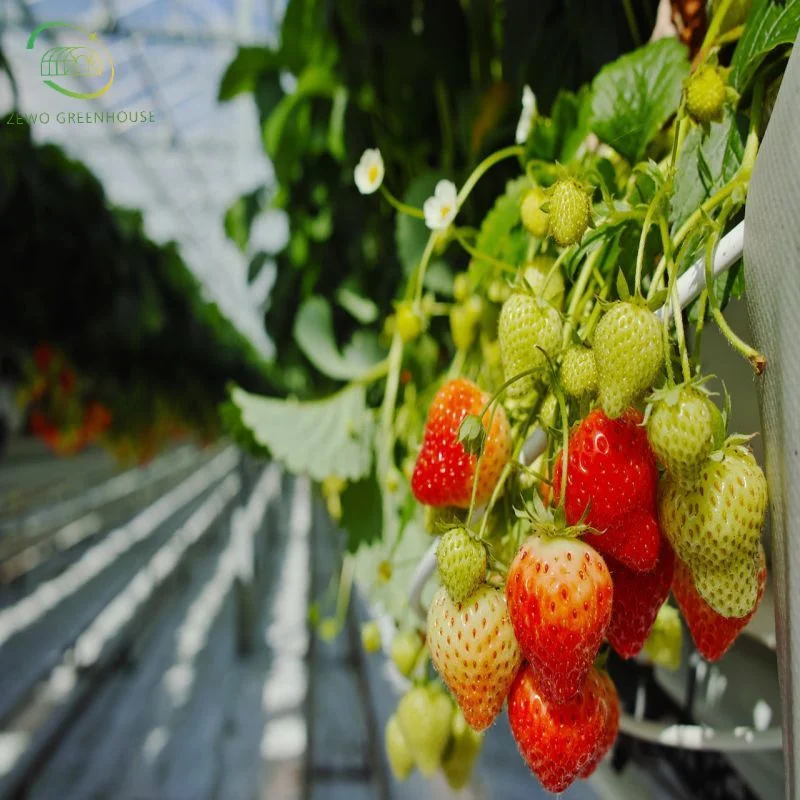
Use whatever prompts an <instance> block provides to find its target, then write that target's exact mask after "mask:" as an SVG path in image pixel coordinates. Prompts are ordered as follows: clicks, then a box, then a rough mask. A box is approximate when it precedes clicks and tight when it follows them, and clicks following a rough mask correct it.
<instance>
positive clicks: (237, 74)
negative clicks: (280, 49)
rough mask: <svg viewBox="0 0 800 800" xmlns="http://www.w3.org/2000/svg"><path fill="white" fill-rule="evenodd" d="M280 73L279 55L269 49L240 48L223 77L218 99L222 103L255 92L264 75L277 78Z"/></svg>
mask: <svg viewBox="0 0 800 800" xmlns="http://www.w3.org/2000/svg"><path fill="white" fill-rule="evenodd" d="M279 71H280V62H279V60H278V55H277V54H276V53H274V52H273V51H272V50H270V49H269V48H268V47H240V48H239V51H238V52H237V53H236V56H235V57H234V59H233V61H231V63H230V64H228V68H227V69H226V70H225V74H224V75H223V76H222V80H221V81H220V84H219V94H218V99H219V101H220V102H221V103H222V102H225V101H226V100H230V99H232V98H233V97H236V95H238V94H242V93H244V92H252V91H255V88H256V85H257V83H258V80H259V78H260V77H261V76H262V75H264V74H265V73H267V74H274V75H276V76H277V74H278V72H279Z"/></svg>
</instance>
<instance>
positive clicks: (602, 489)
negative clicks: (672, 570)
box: [553, 408, 661, 572]
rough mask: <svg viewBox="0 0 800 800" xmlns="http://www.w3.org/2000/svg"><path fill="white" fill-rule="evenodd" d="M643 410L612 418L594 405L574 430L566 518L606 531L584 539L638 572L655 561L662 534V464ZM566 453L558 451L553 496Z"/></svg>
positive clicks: (557, 492)
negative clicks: (658, 496) (659, 512)
mask: <svg viewBox="0 0 800 800" xmlns="http://www.w3.org/2000/svg"><path fill="white" fill-rule="evenodd" d="M641 422H642V415H641V414H640V413H639V412H638V411H636V410H635V409H632V408H630V409H628V410H627V411H626V412H625V413H624V414H622V416H620V417H619V418H617V419H609V418H608V417H607V416H606V415H605V414H604V413H603V411H601V410H600V409H595V410H594V411H592V412H591V414H589V415H588V416H587V417H586V418H585V419H584V420H583V421H582V422H581V423H580V424H579V425H578V426H577V427H576V428H575V429H574V430H573V432H572V435H571V436H570V440H569V479H568V480H567V492H566V504H565V511H566V514H567V522H568V523H569V524H570V525H575V524H577V523H578V522H579V521H580V520H581V517H582V516H583V515H584V513H585V512H586V510H587V509H588V513H587V514H586V518H585V520H584V521H585V523H586V524H587V525H588V526H590V527H592V528H594V529H595V530H596V531H600V532H601V534H602V535H595V534H588V535H586V536H585V537H584V538H585V541H587V542H588V543H590V544H591V545H592V547H594V548H596V549H597V550H599V551H600V552H601V553H603V554H604V555H609V556H612V557H613V558H615V559H616V560H617V561H619V562H620V563H621V564H623V565H624V566H626V567H627V568H628V569H632V570H634V571H635V572H649V571H650V570H652V569H653V567H655V565H656V561H657V559H658V550H659V546H660V541H661V535H660V533H659V529H658V521H657V510H656V494H657V487H658V468H657V466H656V459H655V456H654V455H653V451H652V449H651V448H650V444H649V442H648V441H647V433H646V431H645V429H644V428H643V427H642V426H641ZM562 460H563V459H562V457H561V454H560V453H559V455H558V456H556V464H555V470H554V472H553V487H554V497H558V496H559V492H560V491H561V471H562V464H561V462H562Z"/></svg>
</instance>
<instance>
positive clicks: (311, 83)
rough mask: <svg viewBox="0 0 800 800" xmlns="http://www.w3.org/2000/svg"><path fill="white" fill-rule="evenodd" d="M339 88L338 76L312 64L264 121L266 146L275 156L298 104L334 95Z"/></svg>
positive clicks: (269, 153)
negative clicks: (292, 89) (314, 98)
mask: <svg viewBox="0 0 800 800" xmlns="http://www.w3.org/2000/svg"><path fill="white" fill-rule="evenodd" d="M336 88H337V82H336V77H335V76H334V74H333V73H332V72H331V71H330V70H328V69H325V68H324V67H319V66H311V67H308V68H307V69H305V70H304V71H303V73H302V74H301V75H300V77H299V78H298V80H297V86H296V87H295V90H294V91H293V92H292V93H291V94H289V95H286V97H284V98H283V99H282V100H281V101H280V102H279V103H278V104H277V105H276V106H275V108H274V109H273V111H272V113H271V114H270V115H269V117H268V118H267V119H266V121H265V122H264V147H265V149H266V151H267V154H268V155H270V156H272V157H273V158H274V157H275V156H276V154H277V153H278V148H279V147H280V144H281V139H282V138H283V137H284V136H285V135H286V134H287V131H288V129H289V126H288V123H289V120H290V119H291V117H292V114H293V113H294V111H295V109H296V108H297V107H298V104H299V103H300V102H301V101H302V100H307V99H308V98H310V97H333V95H334V93H335V91H336Z"/></svg>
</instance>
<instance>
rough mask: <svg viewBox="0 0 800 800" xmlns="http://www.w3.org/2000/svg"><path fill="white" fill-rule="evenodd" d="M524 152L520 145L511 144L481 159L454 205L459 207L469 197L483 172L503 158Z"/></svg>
mask: <svg viewBox="0 0 800 800" xmlns="http://www.w3.org/2000/svg"><path fill="white" fill-rule="evenodd" d="M524 153H525V148H524V147H522V146H521V145H517V144H515V145H511V147H504V148H503V149H502V150H498V151H497V152H496V153H492V154H491V155H489V156H486V158H484V159H483V161H481V163H480V164H478V166H477V167H475V169H474V170H473V171H472V174H471V175H470V176H469V178H467V180H466V183H465V184H464V185H463V186H462V187H461V191H460V192H459V193H458V197H457V199H456V205H457V206H458V207H459V208H461V206H462V205H463V203H464V201H465V200H466V199H467V198H468V197H469V194H470V192H471V191H472V190H473V189H474V188H475V184H476V183H477V182H478V181H479V180H480V179H481V178H482V177H483V175H484V173H485V172H486V171H487V170H489V169H490V168H491V167H493V166H494V165H495V164H497V163H498V162H499V161H502V160H503V159H505V158H513V157H514V156H517V157H519V156H522V155H524Z"/></svg>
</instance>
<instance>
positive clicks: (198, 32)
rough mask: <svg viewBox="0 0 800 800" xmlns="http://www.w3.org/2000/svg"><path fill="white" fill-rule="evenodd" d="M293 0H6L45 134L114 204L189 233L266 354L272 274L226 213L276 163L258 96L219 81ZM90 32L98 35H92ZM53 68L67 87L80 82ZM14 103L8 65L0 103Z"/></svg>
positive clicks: (158, 235)
mask: <svg viewBox="0 0 800 800" xmlns="http://www.w3.org/2000/svg"><path fill="white" fill-rule="evenodd" d="M282 6H283V3H282V2H281V0H258V2H254V0H8V2H5V3H4V4H2V6H1V7H0V26H2V33H1V35H0V47H2V50H3V53H4V54H5V56H6V58H7V59H8V62H9V64H10V66H11V69H12V71H13V74H14V77H15V79H16V83H17V88H18V101H17V107H18V108H19V109H20V110H21V111H22V112H23V113H24V114H25V115H26V116H28V117H29V120H30V121H32V122H33V119H34V115H37V116H36V121H35V122H33V125H32V130H33V135H34V138H35V139H36V140H37V141H40V142H52V143H54V144H57V145H59V146H61V147H63V148H64V150H65V151H66V152H67V153H68V154H69V155H70V156H72V157H74V158H77V159H79V160H81V161H83V162H84V163H86V164H87V166H89V168H90V169H91V170H92V171H93V172H94V173H95V174H96V175H97V177H98V178H99V179H100V181H101V182H102V184H103V186H104V187H105V190H106V193H107V195H108V197H109V198H110V200H111V201H112V202H113V203H115V204H118V205H122V206H128V207H132V208H138V209H140V210H141V211H142V212H143V213H144V220H145V228H146V231H147V233H148V235H149V236H150V237H151V238H153V239H154V240H155V241H158V242H164V241H168V240H175V241H176V242H178V243H179V245H180V248H181V252H182V255H183V257H184V260H185V261H186V263H187V264H188V265H189V267H190V268H191V269H192V270H193V272H194V273H195V275H196V276H197V277H198V278H199V279H200V281H201V282H202V284H203V286H204V287H205V288H206V290H207V293H208V296H209V298H210V299H213V300H215V301H216V302H217V303H218V304H219V306H220V308H221V309H222V311H223V312H224V313H226V314H227V315H228V316H229V317H230V318H231V319H232V321H233V322H234V323H235V324H236V325H237V327H238V328H239V329H240V330H241V331H242V332H243V333H244V334H246V335H247V336H248V337H249V338H250V340H251V341H252V342H253V344H254V345H255V346H256V347H257V348H258V349H259V350H260V351H261V352H262V353H263V354H264V355H267V356H269V355H271V353H272V349H273V346H272V343H271V342H270V341H269V339H268V337H267V335H266V333H265V331H264V326H263V319H262V307H263V303H264V300H265V296H266V292H267V290H268V285H265V282H264V281H263V280H262V281H259V282H258V284H254V285H252V286H249V285H248V282H247V263H248V259H247V256H246V255H245V254H243V253H242V252H241V251H240V250H239V249H238V248H237V247H236V246H235V245H234V244H233V243H232V242H231V241H230V240H229V239H228V238H227V237H226V236H225V231H224V229H223V216H224V213H225V211H226V210H227V209H228V208H229V207H230V205H231V204H232V203H233V201H234V200H235V199H236V198H238V197H239V196H241V195H242V194H244V193H245V192H248V191H252V190H254V189H256V188H257V187H259V186H262V185H263V184H264V183H265V182H269V181H270V177H271V174H272V170H271V165H270V163H269V161H268V159H267V158H266V156H265V155H264V151H263V148H262V145H261V141H260V137H259V135H258V131H259V127H258V119H257V114H256V109H255V105H254V103H253V100H252V96H251V95H249V94H248V95H241V96H239V97H237V98H236V99H235V100H233V101H231V102H228V103H226V104H225V105H220V104H219V103H218V102H217V89H218V86H219V81H220V78H221V76H222V74H223V72H224V70H225V68H226V67H227V65H228V64H229V62H230V61H231V59H232V58H233V56H234V54H235V52H236V49H237V47H238V46H239V45H242V44H261V43H267V42H270V41H271V39H272V38H273V37H274V35H275V34H274V31H275V29H276V19H277V18H278V17H279V14H280V11H281V9H282ZM46 23H50V26H49V27H46V28H44V29H42V30H41V31H39V32H38V34H37V29H39V28H40V26H43V25H45V24H46ZM53 23H56V24H55V25H53ZM59 23H60V24H59ZM64 23H67V24H66V25H65V24H64ZM73 26H74V27H73ZM77 29H82V30H77ZM86 32H92V33H97V35H98V38H97V39H96V40H93V41H90V40H89V39H88V38H87V36H86ZM39 37H40V38H41V41H40V38H39ZM33 38H35V41H34V42H33V43H32V41H31V40H32V39H33ZM95 41H96V42H102V44H101V45H100V46H99V47H98V48H96V49H97V50H98V51H99V49H100V47H103V46H104V49H105V52H106V53H108V54H110V58H109V60H110V61H113V75H112V77H113V84H112V85H111V86H110V87H108V89H107V90H106V91H104V93H102V94H100V92H99V91H98V87H99V84H98V81H100V82H101V83H102V82H103V81H104V80H107V78H108V72H109V70H108V69H107V68H106V69H105V73H106V74H105V77H101V78H99V79H98V78H96V77H93V76H95V75H97V74H98V71H97V65H96V64H94V63H90V62H87V61H86V59H87V53H86V51H87V49H89V50H90V53H89V54H88V58H89V59H90V61H91V59H92V55H91V48H87V47H86V46H85V45H87V44H93V43H94V42H95ZM48 51H49V52H48ZM45 55H47V58H44V56H45ZM101 57H102V56H101ZM81 59H83V61H82V60H81ZM45 61H47V64H45ZM104 63H105V62H104ZM61 76H66V77H61ZM46 81H50V82H51V83H55V84H57V85H58V84H59V82H60V83H61V85H62V86H63V87H65V88H66V87H67V86H68V87H69V91H70V92H72V95H71V96H70V95H69V93H68V92H62V91H61V90H60V89H56V91H54V90H53V86H51V85H48V84H47V83H46ZM76 93H79V94H83V95H86V94H92V93H94V94H96V95H98V96H96V97H92V98H91V99H87V98H86V97H77V98H76V97H75V96H74V95H75V94H76ZM13 105H14V99H13V96H12V91H11V87H10V85H9V83H8V81H7V80H6V79H5V78H3V77H0V111H6V112H7V111H8V110H10V109H11V108H12V107H13ZM112 114H113V116H112ZM45 120H46V121H45ZM4 121H5V115H4Z"/></svg>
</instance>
